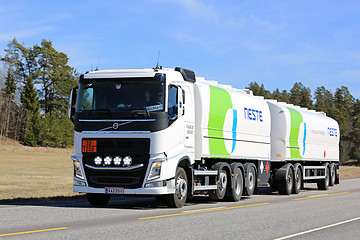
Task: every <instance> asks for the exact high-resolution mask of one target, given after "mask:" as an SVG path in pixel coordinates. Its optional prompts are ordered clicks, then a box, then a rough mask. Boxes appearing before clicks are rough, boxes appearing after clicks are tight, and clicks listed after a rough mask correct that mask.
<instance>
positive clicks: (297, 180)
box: [292, 164, 302, 194]
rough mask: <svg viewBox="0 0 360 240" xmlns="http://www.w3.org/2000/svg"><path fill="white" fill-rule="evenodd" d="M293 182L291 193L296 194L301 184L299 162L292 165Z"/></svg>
mask: <svg viewBox="0 0 360 240" xmlns="http://www.w3.org/2000/svg"><path fill="white" fill-rule="evenodd" d="M294 169H295V170H294V183H293V185H294V186H293V189H292V193H293V194H298V193H299V192H300V189H301V185H302V175H301V167H300V164H298V165H295V166H294Z"/></svg>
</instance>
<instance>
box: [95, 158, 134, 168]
mask: <svg viewBox="0 0 360 240" xmlns="http://www.w3.org/2000/svg"><path fill="white" fill-rule="evenodd" d="M112 162H113V163H114V165H115V166H120V165H121V164H122V165H123V166H124V167H130V166H131V164H132V158H131V157H130V156H125V157H124V158H121V157H119V156H116V157H114V159H113V158H112V157H110V156H106V157H105V158H104V159H102V158H101V157H100V156H97V157H96V158H95V159H94V163H95V165H97V166H100V165H101V164H102V163H104V164H105V165H106V166H110V165H111V163H112Z"/></svg>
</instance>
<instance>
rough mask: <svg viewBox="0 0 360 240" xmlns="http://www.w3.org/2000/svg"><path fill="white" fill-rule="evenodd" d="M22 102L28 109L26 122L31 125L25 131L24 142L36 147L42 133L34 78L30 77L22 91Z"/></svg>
mask: <svg viewBox="0 0 360 240" xmlns="http://www.w3.org/2000/svg"><path fill="white" fill-rule="evenodd" d="M21 103H22V104H23V107H24V108H25V110H26V120H27V122H26V124H27V126H28V127H29V129H28V131H27V132H25V136H24V143H25V144H26V145H29V146H32V147H35V146H36V145H37V144H38V141H39V135H40V107H39V97H38V95H37V91H36V89H35V87H34V83H33V80H32V78H31V77H30V78H28V79H27V80H26V82H25V85H24V87H23V90H22V92H21Z"/></svg>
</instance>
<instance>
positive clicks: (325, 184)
mask: <svg viewBox="0 0 360 240" xmlns="http://www.w3.org/2000/svg"><path fill="white" fill-rule="evenodd" d="M329 182H330V170H329V167H328V166H327V167H326V168H325V178H324V179H320V180H319V181H318V182H317V187H318V189H319V190H328V188H329Z"/></svg>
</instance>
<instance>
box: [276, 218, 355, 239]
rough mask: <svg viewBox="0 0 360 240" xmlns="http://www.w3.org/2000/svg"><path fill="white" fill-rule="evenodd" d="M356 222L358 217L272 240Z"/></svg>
mask: <svg viewBox="0 0 360 240" xmlns="http://www.w3.org/2000/svg"><path fill="white" fill-rule="evenodd" d="M356 220H360V217H357V218H353V219H349V220H346V221H342V222H338V223H334V224H330V225H327V226H324V227H319V228H314V229H311V230H308V231H304V232H300V233H295V234H292V235H288V236H285V237H281V238H276V239H274V240H283V239H288V238H292V237H297V236H300V235H304V234H307V233H311V232H316V231H319V230H323V229H326V228H331V227H335V226H338V225H341V224H345V223H349V222H353V221H356Z"/></svg>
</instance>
